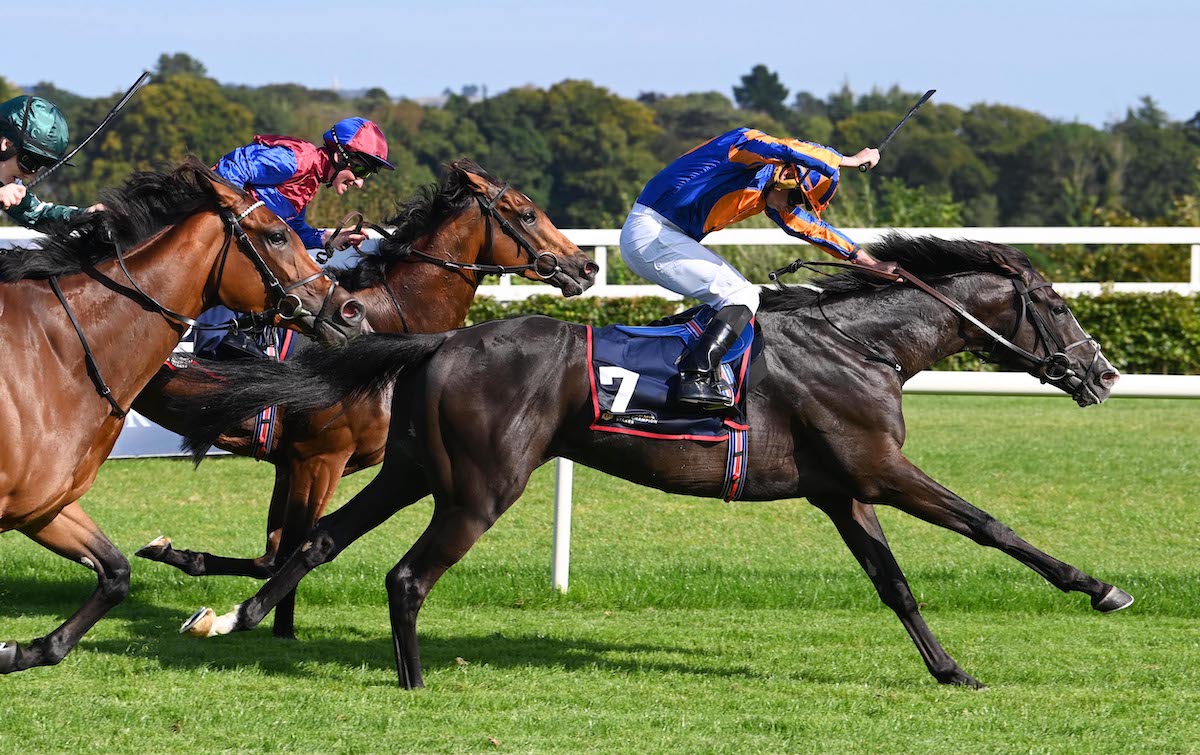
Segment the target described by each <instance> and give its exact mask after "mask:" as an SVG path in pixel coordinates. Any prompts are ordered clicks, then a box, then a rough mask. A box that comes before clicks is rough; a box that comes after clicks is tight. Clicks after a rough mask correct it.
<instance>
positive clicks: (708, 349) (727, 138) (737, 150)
mask: <svg viewBox="0 0 1200 755" xmlns="http://www.w3.org/2000/svg"><path fill="white" fill-rule="evenodd" d="M878 161H879V151H878V150H874V149H864V150H862V151H861V152H859V153H858V154H856V155H853V156H850V157H845V156H843V155H842V154H840V153H839V152H837V151H836V150H833V149H830V148H829V147H824V146H821V145H820V144H814V143H813V142H805V141H800V140H799V139H777V138H775V137H772V136H768V135H767V134H764V133H763V132H761V131H756V130H754V129H750V128H737V129H734V130H732V131H729V132H727V133H724V134H721V135H720V136H717V137H714V138H713V139H710V140H709V141H707V142H705V143H704V144H701V145H700V146H698V147H696V148H695V149H693V150H692V151H690V152H688V153H687V154H685V155H683V156H682V157H680V158H678V159H677V160H675V162H673V163H671V164H670V165H668V166H667V167H666V168H664V169H663V170H662V171H661V172H660V173H659V174H658V175H656V176H655V177H654V178H652V179H650V182H649V183H647V184H646V187H645V188H644V189H643V190H642V193H641V195H639V196H638V198H637V202H636V203H635V204H634V205H633V209H632V210H631V211H630V213H629V218H628V219H627V220H626V221H625V226H624V228H622V229H621V256H622V257H623V258H624V260H625V262H626V264H628V265H629V267H630V269H631V270H633V272H635V273H637V274H638V275H640V276H642V277H643V278H646V279H647V280H649V281H651V282H653V283H657V284H659V285H660V286H663V287H664V288H667V289H670V290H671V291H674V292H676V293H679V294H683V295H684V296H690V297H692V298H695V299H699V300H700V301H702V302H704V303H705V304H708V305H710V306H711V307H713V308H714V309H716V310H718V311H717V316H716V317H714V318H713V320H712V322H711V323H710V324H709V325H708V327H707V328H706V329H705V331H704V334H703V335H702V336H701V337H700V339H699V340H698V341H697V342H696V343H695V345H694V346H693V347H692V349H691V351H689V352H688V353H687V354H685V355H684V357H683V358H682V359H681V360H680V363H679V373H680V380H679V388H678V391H677V393H676V399H677V401H678V402H680V403H682V404H686V405H690V406H692V407H693V408H695V407H699V408H704V409H719V408H725V407H728V406H732V404H733V391H732V388H731V386H729V385H726V384H725V383H724V381H723V380H722V379H721V378H720V370H719V369H718V368H719V367H720V364H721V357H722V356H724V355H725V353H726V352H727V351H728V350H729V348H730V346H732V345H733V343H734V342H735V341H736V340H737V337H738V336H739V335H740V334H741V332H742V330H743V329H744V328H745V327H746V325H747V324H748V323H749V322H750V320H751V318H753V316H754V313H755V312H756V311H757V309H758V288H757V287H756V286H755V285H754V284H752V283H750V281H748V280H746V278H745V276H743V275H742V274H741V273H739V272H738V271H737V270H736V269H734V268H733V266H732V265H730V264H729V263H728V262H726V261H725V260H723V259H721V257H719V256H718V255H717V254H715V253H713V252H712V251H710V250H709V249H707V248H706V247H704V246H703V245H701V244H700V241H701V240H702V239H703V238H704V237H705V236H706V235H708V234H709V233H711V232H712V231H716V230H720V229H721V228H724V227H726V226H728V225H731V224H733V223H736V222H738V221H740V220H744V219H746V218H748V217H750V216H752V215H757V214H758V213H760V212H763V211H764V210H765V211H766V213H767V216H768V217H770V218H771V219H772V220H774V221H775V222H776V223H777V224H778V225H779V226H780V227H781V228H783V230H785V231H787V232H788V233H789V234H791V235H793V236H798V237H800V238H802V239H804V240H805V241H808V242H809V243H811V244H814V245H816V246H817V247H820V248H821V249H823V250H825V251H826V252H829V253H830V254H833V255H835V256H838V257H841V258H843V259H846V260H850V261H852V262H855V263H856V264H861V265H864V266H870V267H879V266H882V267H885V268H889V267H894V265H893V264H891V263H884V264H882V265H881V263H879V262H877V261H876V260H875V259H874V258H872V257H871V256H870V255H869V254H867V253H866V252H865V251H863V250H862V249H860V248H859V247H858V246H857V245H856V244H855V243H854V242H853V241H851V240H850V239H849V238H847V237H846V235H845V234H843V233H842V232H841V231H839V230H837V229H836V228H834V227H833V226H831V225H829V224H828V223H826V222H825V221H823V220H821V212H822V211H823V210H824V209H825V208H826V207H828V206H829V202H830V200H832V199H833V195H834V192H836V191H837V187H838V171H839V168H842V167H857V166H859V165H868V166H872V167H873V166H874V165H875V164H876V163H877V162H878Z"/></svg>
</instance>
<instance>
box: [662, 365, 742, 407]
mask: <svg viewBox="0 0 1200 755" xmlns="http://www.w3.org/2000/svg"><path fill="white" fill-rule="evenodd" d="M675 402H676V403H678V404H683V405H684V406H686V407H689V408H700V409H703V410H705V411H720V410H724V409H729V408H731V407H732V406H733V386H731V385H729V384H728V383H726V382H725V381H724V380H721V379H720V378H719V377H718V376H717V375H715V374H713V373H712V372H699V373H687V372H685V373H681V374H680V375H679V389H678V391H676V394H675Z"/></svg>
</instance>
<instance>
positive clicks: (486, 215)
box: [317, 184, 562, 333]
mask: <svg viewBox="0 0 1200 755" xmlns="http://www.w3.org/2000/svg"><path fill="white" fill-rule="evenodd" d="M510 188H511V186H510V185H509V184H504V185H503V186H502V187H500V191H498V192H496V196H494V197H492V198H491V199H489V200H488V201H486V202H485V201H484V200H483V198H482V197H481V196H479V195H478V194H476V195H475V201H476V203H477V204H478V205H479V213H480V215H481V216H482V217H483V219H484V223H485V224H486V228H485V233H486V238H487V241H486V242H485V243H486V246H485V247H484V251H483V256H485V257H488V258H490V257H491V255H492V250H493V247H494V242H493V237H494V235H495V230H494V229H493V228H492V221H493V220H495V222H496V224H497V225H499V226H500V229H501V230H502V231H503V232H504V234H505V235H506V236H508V237H509V238H511V239H512V240H513V243H515V244H516V245H517V246H518V247H519V248H520V249H521V250H522V251H523V252H525V254H527V255H529V260H530V261H529V263H528V264H524V265H493V264H485V263H481V262H458V261H455V260H448V259H443V258H441V257H435V256H433V255H432V254H429V253H428V252H423V251H421V250H420V249H417V248H416V247H412V246H409V247H408V256H409V257H410V258H413V259H416V260H418V261H421V262H427V263H429V264H431V265H436V266H438V267H440V268H443V269H446V270H455V271H460V270H469V271H471V272H478V273H483V275H509V274H517V273H523V272H525V271H527V270H532V271H533V274H534V275H536V276H537V277H538V278H539V279H540V280H549V279H550V278H553V277H554V276H555V275H557V274H558V273H559V272H561V271H562V266H561V264H560V263H559V261H558V257H557V256H555V255H554V254H553V253H551V252H538V251H537V250H535V249H534V248H533V245H532V244H530V243H529V240H528V239H526V238H525V236H524V235H523V234H522V233H521V232H520V231H518V230H517V229H516V227H515V226H513V224H512V223H510V222H509V221H508V219H507V218H505V217H504V215H502V214H501V213H500V211H499V210H498V209H496V205H497V204H498V203H499V202H500V198H501V197H502V196H504V193H505V192H506V191H508V190H509V189H510ZM352 222H353V223H354V226H353V230H354V232H355V233H362V232H363V229H364V228H369V229H370V230H372V231H375V232H376V233H378V234H379V235H380V236H382V237H383V238H385V239H394V238H395V234H393V233H392V232H391V231H389V230H388V229H386V228H384V227H382V226H380V225H378V224H376V223H372V222H370V221H368V220H367V219H366V218H365V217H364V216H363V214H362V213H361V212H358V211H355V212H351V213H350V214H348V215H346V217H344V218H342V220H341V222H340V223H338V224H337V227H336V228H335V229H334V230H333V231H332V232H331V233H330V234H329V239H328V240H327V241H326V242H325V247H324V249H322V250H321V251H320V252H318V253H317V263H318V264H320V265H324V264H325V263H327V262H328V261H329V260H330V258H332V257H333V255H334V253H335V252H336V251H337V250H336V249H334V248H333V240H334V239H335V238H337V236H338V235H339V234H340V233H341V232H342V231H343V230H345V228H346V227H347V226H349V225H350V224H351V223H352ZM544 260H549V264H550V265H551V267H549V268H543V267H542V266H541V263H542V262H543V261H544ZM543 270H548V271H549V272H543ZM383 290H384V291H385V292H386V293H387V295H388V299H390V300H391V302H392V306H393V307H394V308H395V309H396V315H397V317H399V318H400V326H401V328H402V329H403V332H405V333H407V332H409V328H408V319H407V318H406V317H405V316H404V310H403V308H401V306H400V302H399V301H398V300H397V299H396V295H395V293H393V292H392V289H391V287H390V286H388V285H387V284H386V283H385V284H384V285H383Z"/></svg>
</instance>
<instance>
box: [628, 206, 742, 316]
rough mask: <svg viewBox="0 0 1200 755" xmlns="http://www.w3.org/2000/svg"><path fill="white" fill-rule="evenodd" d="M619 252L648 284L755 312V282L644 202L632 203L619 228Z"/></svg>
mask: <svg viewBox="0 0 1200 755" xmlns="http://www.w3.org/2000/svg"><path fill="white" fill-rule="evenodd" d="M621 257H622V258H623V259H624V260H625V264H627V265H629V269H630V270H632V271H633V272H635V273H637V274H638V275H640V276H642V277H643V278H645V279H646V280H648V281H650V282H651V283H657V284H658V285H660V286H662V287H663V288H666V289H670V290H671V291H674V292H675V293H677V294H683V295H684V296H690V297H692V298H693V299H699V300H700V301H702V302H704V303H705V304H708V305H710V306H712V307H714V308H716V309H721V308H722V307H728V306H730V305H731V304H740V305H742V306H744V307H748V308H749V309H750V312H751V313H754V312H756V311H758V287H757V286H755V285H754V284H753V283H751V282H750V281H748V280H746V277H745V276H744V275H742V274H741V273H739V272H738V271H737V270H736V269H735V268H734V267H733V265H730V264H729V263H728V262H726V261H725V260H723V259H721V258H720V257H718V256H717V255H716V254H715V253H714V252H712V251H710V250H709V249H708V248H706V247H705V246H704V245H702V244H701V243H700V242H698V241H696V240H695V239H693V238H691V237H690V236H688V235H687V234H685V233H684V232H683V231H681V230H679V228H677V227H676V226H675V225H674V224H673V223H672V222H671V221H669V220H667V219H666V218H664V217H663V216H662V215H660V214H658V213H657V212H656V211H654V210H652V209H651V208H649V207H646V206H645V205H640V204H635V205H634V206H633V209H632V210H630V212H629V217H628V218H627V219H626V220H625V226H624V227H623V228H622V229H621Z"/></svg>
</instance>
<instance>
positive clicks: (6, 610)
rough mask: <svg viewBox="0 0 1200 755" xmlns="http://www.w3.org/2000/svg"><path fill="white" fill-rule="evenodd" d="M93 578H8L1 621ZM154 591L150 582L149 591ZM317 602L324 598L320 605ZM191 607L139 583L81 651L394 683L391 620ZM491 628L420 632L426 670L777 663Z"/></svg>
mask: <svg viewBox="0 0 1200 755" xmlns="http://www.w3.org/2000/svg"><path fill="white" fill-rule="evenodd" d="M92 584H94V583H92V581H91V580H90V579H87V578H86V577H85V578H84V579H83V580H66V579H61V580H60V579H54V578H48V579H31V578H27V577H20V578H17V579H6V580H4V582H3V584H2V586H0V622H3V621H4V619H8V618H21V617H29V616H34V615H36V616H38V617H52V618H49V620H47V621H46V626H45V627H44V629H43V628H42V627H40V626H39V628H38V631H49V630H50V629H51V628H53V627H54V626H55V625H57V623H58V621H59V620H61V619H59V618H55V617H61V618H66V617H67V616H68V615H70V614H71V613H72V612H73V611H75V610H76V609H77V608H78V607H79V605H80V603H81V602H82V600H83V597H84V596H86V594H87V592H88V591H90V589H91V587H92ZM147 592H148V591H147ZM314 608H316V609H317V610H319V607H314ZM185 618H187V617H186V616H183V615H181V612H180V610H179V608H178V607H176V606H164V605H160V604H157V603H155V602H153V601H151V600H148V599H146V598H145V597H140V596H139V594H138V591H137V589H136V586H135V588H134V590H133V592H132V593H131V595H130V596H129V598H127V599H126V600H125V602H123V603H122V604H121V605H119V606H117V607H116V608H114V609H113V610H112V612H111V613H110V614H109V615H108V617H106V618H105V619H104V622H105V623H109V622H123V623H124V624H125V627H126V629H127V633H128V635H129V636H126V632H121V636H120V637H105V632H104V631H103V627H104V623H102V624H101V625H100V626H99V627H97V628H96V629H93V631H92V634H91V635H89V636H85V637H84V638H83V640H82V641H81V642H80V644H79V647H78V648H77V649H76V650H75V651H74V652H77V653H95V652H100V653H108V654H111V655H117V656H133V657H135V658H143V659H145V660H147V661H150V662H152V663H156V664H158V665H159V666H161V667H163V668H167V669H178V670H189V669H204V670H209V671H211V670H235V669H239V668H255V669H258V670H259V671H261V672H262V673H265V674H271V675H281V676H289V677H296V678H308V679H317V678H321V679H328V670H327V669H322V668H321V667H322V666H323V665H324V664H336V665H339V666H344V667H346V668H348V669H360V668H365V669H370V670H373V671H379V672H381V677H380V678H379V680H378V681H377V682H376V681H374V680H373V681H372V682H369V684H370V685H371V686H374V685H379V686H394V685H395V676H394V674H395V662H394V658H393V655H392V642H391V636H390V633H389V632H388V630H387V628H386V627H379V628H377V629H370V630H368V629H358V628H349V629H346V628H339V629H338V630H337V631H338V634H337V635H336V636H335V635H334V634H332V633H331V632H330V631H328V630H323V629H321V628H319V627H310V628H307V629H302V630H301V635H300V639H299V640H297V641H289V640H280V639H277V638H275V637H273V636H272V635H271V630H270V628H269V622H270V619H269V618H268V620H267V621H264V622H263V624H262V625H260V626H259V627H258V628H257V629H256V630H254V631H252V632H245V633H238V634H236V635H230V636H225V637H215V638H211V639H207V640H198V639H195V638H192V637H185V636H182V635H180V634H179V633H178V629H179V625H180V623H181V622H182V620H183V619H185ZM496 630H497V631H493V632H486V633H485V632H469V633H458V634H455V633H447V632H445V631H444V630H442V631H424V632H421V633H420V642H421V655H422V659H423V661H424V666H425V671H426V673H427V674H430V675H436V674H438V673H439V672H444V671H447V670H453V669H456V668H462V667H463V665H464V659H465V663H466V664H468V665H473V666H486V667H492V668H499V669H517V668H555V669H562V670H564V671H567V672H570V671H573V670H581V669H599V670H602V671H615V672H620V673H627V674H631V675H633V674H645V673H648V672H656V673H670V674H686V675H698V676H702V677H712V678H744V679H751V680H752V679H765V678H767V677H769V676H775V675H776V674H777V669H771V668H764V669H763V670H761V671H759V670H756V669H754V668H753V667H752V666H751V665H750V664H746V663H738V664H736V665H733V666H731V665H730V664H729V663H728V662H725V663H719V662H713V661H710V660H708V658H709V656H710V655H711V654H710V653H709V652H708V651H706V650H704V649H702V648H685V647H678V646H672V645H667V644H653V643H647V642H636V641H615V642H608V641H600V640H588V639H580V638H562V637H548V636H546V635H544V634H541V633H529V632H517V633H514V632H507V631H505V628H504V627H503V626H497V628H496ZM11 633H12V630H11V629H9V630H6V629H5V628H4V626H3V623H0V640H15V641H17V642H26V641H28V640H30V639H31V638H30V637H11V636H9V635H10V634H11ZM813 671H814V672H816V674H815V676H812V677H810V676H809V674H808V673H807V672H806V673H804V674H803V676H804V677H805V679H804V680H805V681H811V682H829V683H835V682H839V681H842V680H841V679H839V678H837V677H834V676H832V675H830V676H828V677H824V676H823V675H821V674H820V672H819V670H818V669H813Z"/></svg>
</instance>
